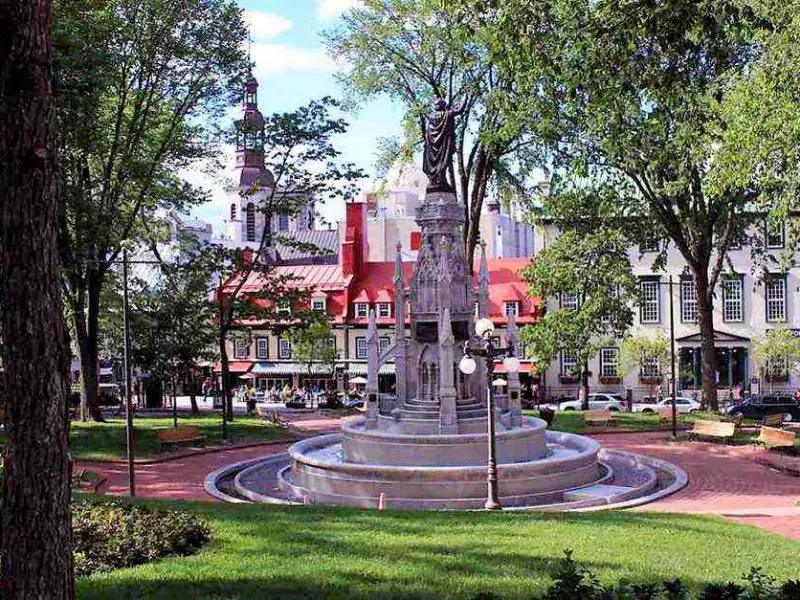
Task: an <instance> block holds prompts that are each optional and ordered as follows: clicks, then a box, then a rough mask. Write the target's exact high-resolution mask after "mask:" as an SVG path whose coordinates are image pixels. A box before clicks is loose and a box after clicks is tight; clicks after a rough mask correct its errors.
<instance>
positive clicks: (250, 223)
mask: <svg viewBox="0 0 800 600" xmlns="http://www.w3.org/2000/svg"><path fill="white" fill-rule="evenodd" d="M245 211H246V213H247V215H246V217H245V218H246V223H245V225H246V229H247V241H248V242H255V241H256V207H255V206H253V203H252V202H248V203H247V208H246V209H245Z"/></svg>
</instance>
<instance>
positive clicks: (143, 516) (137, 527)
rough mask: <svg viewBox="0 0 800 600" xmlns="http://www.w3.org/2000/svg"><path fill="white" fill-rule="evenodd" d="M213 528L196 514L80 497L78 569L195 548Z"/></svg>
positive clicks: (84, 571)
mask: <svg viewBox="0 0 800 600" xmlns="http://www.w3.org/2000/svg"><path fill="white" fill-rule="evenodd" d="M210 535H211V529H210V528H209V526H208V524H207V523H206V521H205V520H204V519H203V518H202V517H199V516H197V515H194V514H191V513H188V512H185V511H176V510H157V509H153V508H150V507H147V506H139V505H131V504H125V503H123V502H118V501H108V502H103V503H94V502H78V503H76V504H75V505H73V508H72V540H73V552H74V554H75V574H76V575H77V576H78V577H86V576H88V575H92V574H93V573H97V572H99V571H108V570H111V569H120V568H123V567H132V566H135V565H140V564H144V563H148V562H152V561H154V560H157V559H159V558H162V557H165V556H173V555H178V556H186V555H188V554H194V553H195V552H197V550H198V549H200V548H201V547H203V546H204V545H205V544H206V543H208V540H209V537H210Z"/></svg>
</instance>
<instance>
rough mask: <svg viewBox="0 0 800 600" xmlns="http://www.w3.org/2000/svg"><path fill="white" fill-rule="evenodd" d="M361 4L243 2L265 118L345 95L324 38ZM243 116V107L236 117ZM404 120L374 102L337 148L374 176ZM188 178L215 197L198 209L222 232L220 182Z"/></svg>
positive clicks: (334, 210) (328, 212) (350, 0)
mask: <svg viewBox="0 0 800 600" xmlns="http://www.w3.org/2000/svg"><path fill="white" fill-rule="evenodd" d="M355 1H356V0H260V1H259V0H239V4H240V6H241V7H242V8H243V9H244V10H245V11H246V13H245V14H246V17H247V20H248V22H249V24H250V31H251V37H252V40H253V41H252V50H251V55H252V59H253V60H254V61H255V63H256V66H255V76H256V78H257V79H258V82H259V107H260V109H261V111H262V112H263V113H264V114H265V115H266V114H269V113H272V112H277V111H289V110H293V109H294V108H296V107H298V106H301V105H302V104H305V103H307V102H308V101H309V100H311V99H313V98H319V97H321V96H325V95H331V96H334V97H342V96H343V91H342V89H341V87H340V85H339V83H338V82H337V81H336V78H335V73H336V67H335V65H334V64H333V61H332V60H331V59H330V58H329V57H328V56H327V55H326V52H325V48H324V45H323V43H322V37H321V33H322V32H323V31H324V30H325V29H328V28H330V27H333V26H335V25H336V20H337V18H338V17H339V15H341V13H342V12H343V11H344V10H347V9H348V8H350V7H351V6H353V5H354V4H355ZM238 113H239V109H238V108H237V110H236V111H234V114H238ZM401 117H402V110H401V108H400V107H399V106H397V105H395V104H393V103H392V102H390V101H389V100H388V99H377V100H374V101H371V102H369V103H368V104H365V105H364V106H362V107H361V108H360V109H359V111H358V112H357V113H356V114H354V115H351V116H349V117H348V118H349V120H350V121H351V127H350V131H349V132H348V134H347V135H345V136H341V137H340V138H339V139H337V140H336V145H337V148H339V149H340V150H341V151H342V153H343V155H344V159H345V160H349V161H352V162H355V163H356V164H357V165H358V166H360V167H362V168H364V169H365V170H367V171H368V172H370V174H372V164H373V162H374V153H375V150H376V147H377V146H376V142H377V140H378V139H379V138H381V137H386V136H391V135H396V134H399V132H400V119H401ZM232 158H233V157H232V155H231V156H230V159H231V160H232ZM187 179H189V180H190V181H192V182H193V183H196V184H201V185H203V186H204V187H206V188H207V189H208V190H209V191H210V192H211V194H212V198H213V200H212V201H211V202H209V203H208V204H205V205H203V206H200V207H198V208H197V209H196V210H195V214H196V215H197V216H198V217H200V218H202V219H204V220H206V221H209V222H211V223H212V224H213V225H214V230H215V232H217V233H218V232H220V231H221V228H222V215H223V214H224V202H223V199H222V189H221V186H220V184H219V181H218V179H217V178H211V177H208V176H206V175H203V174H200V173H199V172H196V171H194V172H190V173H188V174H187ZM321 212H322V214H323V216H324V217H325V218H326V219H329V220H331V219H336V218H337V217H339V216H340V215H343V214H344V207H343V205H342V206H326V207H324V208H322V210H321Z"/></svg>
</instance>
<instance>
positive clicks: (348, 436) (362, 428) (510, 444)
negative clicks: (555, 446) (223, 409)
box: [289, 417, 548, 467]
mask: <svg viewBox="0 0 800 600" xmlns="http://www.w3.org/2000/svg"><path fill="white" fill-rule="evenodd" d="M546 429H547V423H545V422H544V421H543V420H541V419H534V418H530V417H525V418H523V422H522V427H518V428H515V429H509V430H504V431H503V430H500V431H498V432H497V436H496V437H497V462H498V463H501V464H504V463H522V462H529V461H534V460H538V459H541V458H544V457H545V456H546V455H547V452H548V450H547V443H546V442H545V430H546ZM483 430H484V432H483V433H468V434H456V435H441V434H436V435H426V434H408V433H398V432H395V431H392V430H391V429H390V430H384V429H383V428H381V429H369V428H367V427H366V422H365V419H363V418H356V419H348V420H346V421H343V422H342V441H341V444H342V450H343V459H344V462H346V463H355V464H362V465H394V466H429V467H454V466H462V467H463V466H478V465H485V464H486V433H485V430H486V419H483ZM302 443H303V442H299V444H302ZM297 447H298V444H295V446H293V448H297ZM289 452H290V454H291V452H292V449H291V448H290V450H289Z"/></svg>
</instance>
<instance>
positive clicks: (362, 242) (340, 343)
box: [216, 203, 538, 392]
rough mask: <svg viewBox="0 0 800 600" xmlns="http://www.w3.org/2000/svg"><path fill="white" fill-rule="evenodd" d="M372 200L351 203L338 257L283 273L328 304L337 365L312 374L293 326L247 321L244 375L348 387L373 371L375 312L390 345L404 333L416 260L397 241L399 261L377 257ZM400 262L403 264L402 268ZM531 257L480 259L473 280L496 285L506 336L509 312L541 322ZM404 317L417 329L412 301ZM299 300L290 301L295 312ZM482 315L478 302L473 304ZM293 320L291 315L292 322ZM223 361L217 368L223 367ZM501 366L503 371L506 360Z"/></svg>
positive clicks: (492, 300) (240, 366)
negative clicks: (400, 298) (530, 276)
mask: <svg viewBox="0 0 800 600" xmlns="http://www.w3.org/2000/svg"><path fill="white" fill-rule="evenodd" d="M367 210H368V205H367V204H366V203H351V204H347V205H346V211H347V212H346V218H345V221H344V223H343V226H342V227H341V230H342V231H343V232H344V235H343V237H342V241H341V244H340V246H339V248H338V250H337V255H338V259H339V260H338V262H337V264H331V265H315V264H308V265H303V266H297V265H292V266H288V265H278V266H277V267H275V268H276V270H277V272H278V273H279V274H280V273H281V272H283V271H285V272H287V273H291V274H292V275H294V276H295V277H297V280H296V283H294V284H293V285H297V286H298V287H302V288H303V289H305V290H307V291H308V292H309V293H308V302H309V304H310V307H311V308H312V309H315V310H324V311H326V312H327V313H328V315H329V316H330V322H331V326H332V332H333V338H334V339H333V341H332V343H333V344H335V347H336V349H337V350H338V354H339V358H338V360H337V361H336V364H335V368H334V370H333V372H331V371H330V368H329V367H328V366H327V365H317V367H318V368H317V370H316V371H314V372H312V374H311V375H308V370H307V365H303V364H300V363H298V362H297V361H296V360H295V359H294V357H293V355H292V347H291V339H290V338H289V336H288V329H287V328H281V327H275V328H268V327H267V324H266V323H263V322H262V323H260V322H240V323H239V325H240V334H239V335H234V336H231V337H232V339H231V340H229V342H228V355H229V358H230V360H231V365H230V366H231V372H232V373H234V374H235V375H236V376H238V377H242V376H245V375H247V376H248V378H252V380H253V381H254V384H255V386H256V387H258V388H262V389H269V388H274V387H275V386H281V387H282V386H283V385H285V384H289V385H295V386H300V385H305V384H317V385H319V386H320V387H331V388H338V389H345V388H346V387H347V385H348V379H349V378H351V377H354V376H362V377H364V376H366V374H367V362H368V357H367V335H368V325H369V318H368V317H369V313H370V311H371V310H374V311H375V315H376V325H377V334H378V337H379V344H380V347H381V348H382V349H386V348H389V347H390V346H393V345H394V343H395V338H396V331H397V327H396V322H395V315H396V311H397V307H398V304H397V293H396V290H397V282H396V275H397V273H398V268H399V269H400V271H401V272H402V280H403V281H402V285H403V286H404V289H405V288H408V286H409V284H410V281H411V276H412V272H413V267H414V264H413V261H408V260H405V259H404V257H405V252H400V254H399V256H398V249H397V248H395V260H392V261H376V262H373V261H369V260H366V257H367V256H368V236H367V231H368V229H367ZM398 264H399V265H400V266H399V267H398ZM527 264H528V259H486V258H485V257H484V258H483V260H482V261H478V262H477V264H476V265H475V266H476V269H475V275H474V278H473V284H474V286H475V287H476V288H479V287H480V286H481V284H482V283H484V282H485V288H486V290H487V291H488V296H487V298H486V307H487V312H488V315H489V316H490V318H491V319H492V320H493V321H494V323H495V325H496V326H497V328H498V336H500V337H503V336H504V335H505V334H504V328H505V326H506V325H507V323H508V317H509V316H510V315H514V317H515V318H516V323H517V324H519V325H524V324H530V323H534V322H535V321H536V319H537V318H538V312H537V311H538V303H537V302H536V301H534V300H532V299H530V298H528V297H527V294H526V286H525V283H524V282H523V281H522V280H521V279H520V277H519V271H520V270H521V269H522V268H524V267H525V265H527ZM263 285H264V284H263V282H260V281H259V279H258V277H257V276H255V275H254V276H253V279H252V281H248V282H247V283H246V284H245V286H244V288H243V289H244V291H245V292H247V291H257V290H259V289H261V288H262V287H263ZM401 306H402V307H403V308H402V309H401V310H403V322H404V324H405V327H406V335H408V334H410V328H411V322H410V317H409V312H408V311H409V303H408V302H407V301H404V302H403V303H402V304H401ZM296 308H298V307H291V306H290V307H285V310H286V311H287V315H288V314H290V313H291V311H292V310H294V309H296ZM473 310H474V311H475V314H477V304H476V306H475V307H474V308H473ZM287 323H288V321H287ZM219 370H220V369H219V365H217V367H216V372H217V373H219ZM498 371H499V372H501V371H502V365H499V367H498ZM532 372H533V365H532V364H531V363H530V361H529V360H528V361H523V365H522V374H521V380H522V384H523V389H525V386H526V384H528V385H527V389H529V388H530V385H529V384H530V377H531V375H532ZM379 382H380V388H381V391H386V392H388V391H391V390H392V389H393V387H394V386H395V385H396V376H395V363H394V361H388V362H386V363H385V364H383V365H382V366H381V370H380V380H379Z"/></svg>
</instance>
